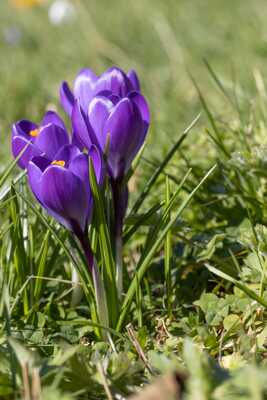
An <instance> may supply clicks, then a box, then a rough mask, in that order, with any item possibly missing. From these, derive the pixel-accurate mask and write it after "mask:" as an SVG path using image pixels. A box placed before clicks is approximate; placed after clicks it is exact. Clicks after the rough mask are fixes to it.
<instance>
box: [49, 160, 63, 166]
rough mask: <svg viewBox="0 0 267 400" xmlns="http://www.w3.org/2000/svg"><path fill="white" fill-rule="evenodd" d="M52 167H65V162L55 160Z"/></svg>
mask: <svg viewBox="0 0 267 400" xmlns="http://www.w3.org/2000/svg"><path fill="white" fill-rule="evenodd" d="M51 164H52V165H59V166H60V167H65V161H63V160H55V161H52V162H51Z"/></svg>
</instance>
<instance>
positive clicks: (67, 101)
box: [59, 82, 74, 117]
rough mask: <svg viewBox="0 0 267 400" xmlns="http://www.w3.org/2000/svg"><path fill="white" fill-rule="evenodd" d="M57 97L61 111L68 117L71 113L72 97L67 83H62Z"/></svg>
mask: <svg viewBox="0 0 267 400" xmlns="http://www.w3.org/2000/svg"><path fill="white" fill-rule="evenodd" d="M59 97H60V103H61V105H62V107H63V110H64V111H65V112H66V114H68V116H69V117H70V116H71V113H72V108H73V105H74V96H73V93H72V91H71V90H70V88H69V85H68V84H67V82H63V83H62V85H61V87H60V90H59Z"/></svg>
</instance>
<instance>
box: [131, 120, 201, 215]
mask: <svg viewBox="0 0 267 400" xmlns="http://www.w3.org/2000/svg"><path fill="white" fill-rule="evenodd" d="M199 118H200V114H198V115H197V117H196V118H195V119H194V120H193V121H192V122H191V124H190V125H189V126H188V127H187V128H186V129H185V131H184V132H183V133H182V134H181V135H180V137H179V138H178V140H177V142H176V143H174V145H173V146H172V148H171V149H170V151H169V152H168V154H167V155H166V157H165V158H164V160H163V161H162V163H161V164H160V165H159V167H158V168H157V169H156V170H155V172H154V174H153V175H152V176H151V178H150V179H149V180H148V182H147V184H146V186H145V187H144V189H143V191H142V193H141V195H140V196H139V198H138V199H137V200H136V202H135V204H134V205H133V207H132V209H131V211H130V214H134V213H136V212H137V211H138V209H139V208H140V206H141V205H142V204H143V202H144V200H145V198H146V197H147V195H148V194H149V192H150V190H151V188H152V186H153V185H154V183H155V182H156V180H157V178H158V176H159V175H160V174H161V173H162V171H163V170H164V168H165V167H166V165H167V164H168V163H169V161H170V160H171V159H172V157H173V156H174V154H175V153H176V151H177V150H178V149H179V147H180V146H181V144H182V143H183V141H184V140H185V138H186V137H187V134H188V133H189V132H190V131H191V129H192V128H193V127H194V126H195V125H196V123H197V122H198V120H199Z"/></svg>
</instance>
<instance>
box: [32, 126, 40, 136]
mask: <svg viewBox="0 0 267 400" xmlns="http://www.w3.org/2000/svg"><path fill="white" fill-rule="evenodd" d="M39 133H40V129H38V128H37V129H33V130H32V131H30V135H31V136H32V137H36V136H38V135H39Z"/></svg>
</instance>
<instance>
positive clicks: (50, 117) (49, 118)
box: [40, 111, 67, 131]
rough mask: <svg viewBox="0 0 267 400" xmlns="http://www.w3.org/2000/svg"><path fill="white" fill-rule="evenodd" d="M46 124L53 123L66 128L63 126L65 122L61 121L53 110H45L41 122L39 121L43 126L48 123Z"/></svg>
mask: <svg viewBox="0 0 267 400" xmlns="http://www.w3.org/2000/svg"><path fill="white" fill-rule="evenodd" d="M48 124H54V125H57V126H59V127H60V128H62V129H64V130H65V131H66V130H67V129H66V127H65V124H64V122H63V120H62V119H61V118H60V116H59V115H58V114H57V113H56V112H54V111H47V112H46V113H45V116H44V118H43V119H42V122H41V124H40V125H41V126H45V125H48Z"/></svg>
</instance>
